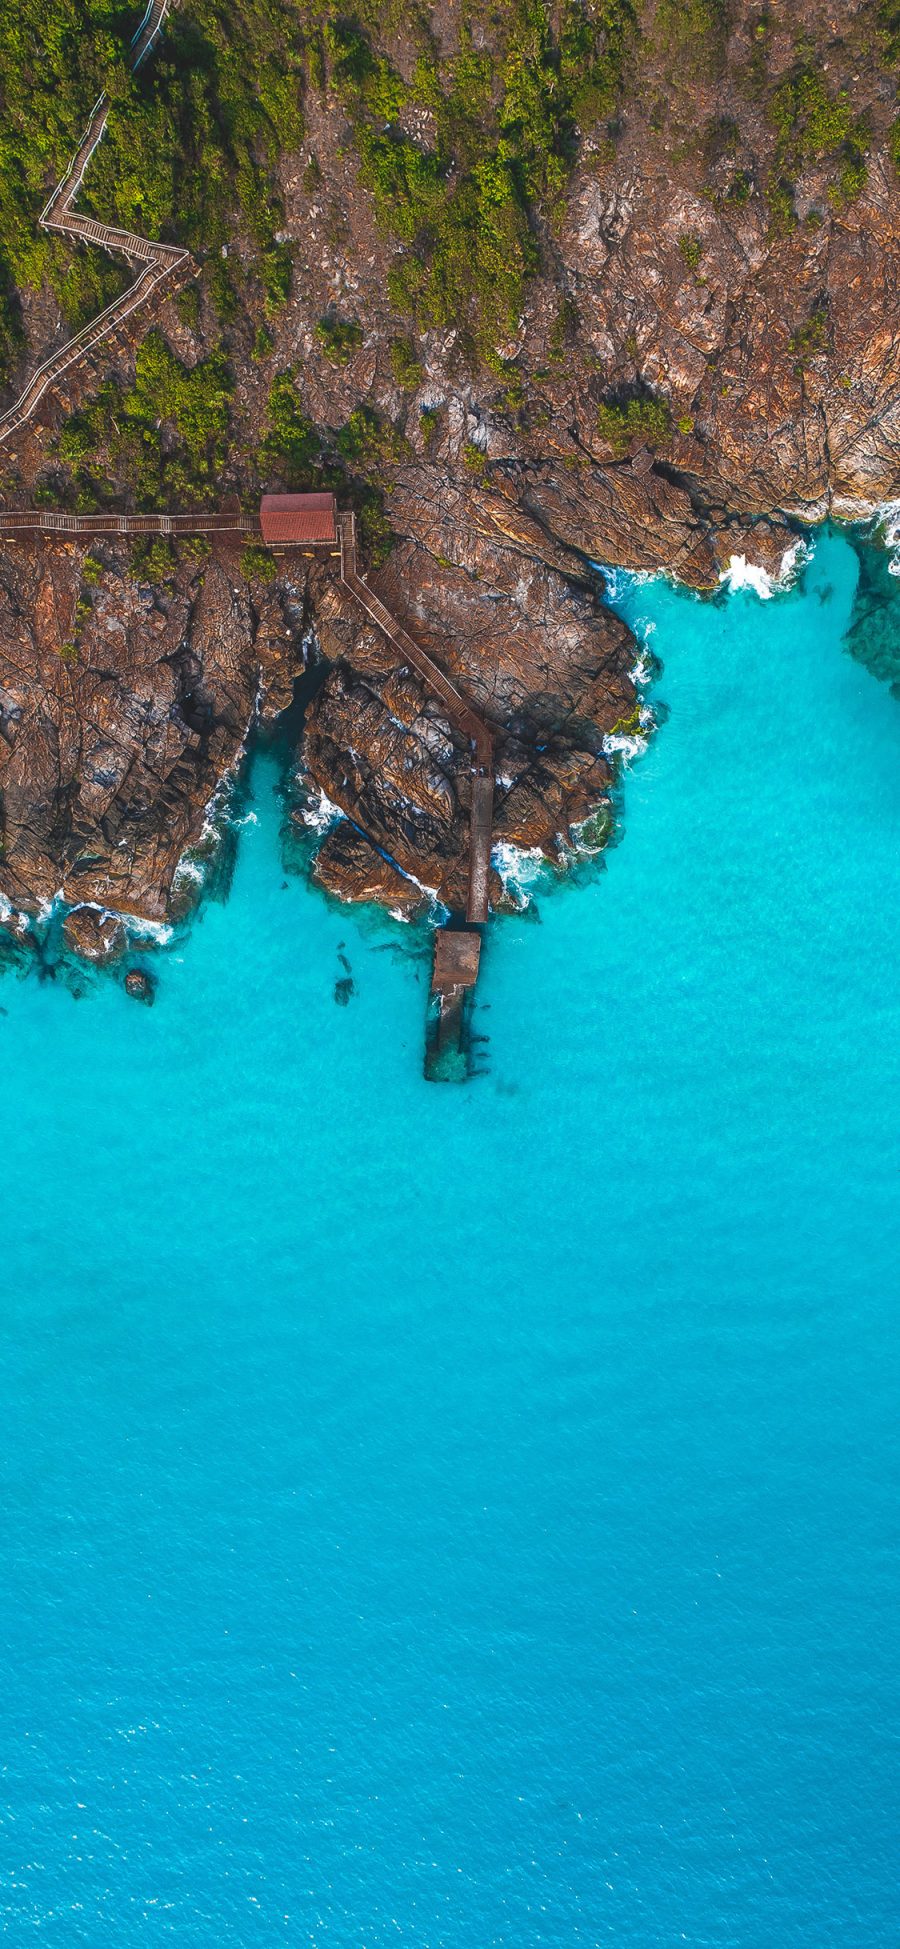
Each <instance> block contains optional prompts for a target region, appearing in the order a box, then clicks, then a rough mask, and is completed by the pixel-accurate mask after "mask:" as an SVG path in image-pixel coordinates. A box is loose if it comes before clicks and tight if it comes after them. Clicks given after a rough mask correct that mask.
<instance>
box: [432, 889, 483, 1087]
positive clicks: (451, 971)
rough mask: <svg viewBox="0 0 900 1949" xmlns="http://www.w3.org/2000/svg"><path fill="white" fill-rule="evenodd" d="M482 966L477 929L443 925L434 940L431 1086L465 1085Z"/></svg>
mask: <svg viewBox="0 0 900 1949" xmlns="http://www.w3.org/2000/svg"><path fill="white" fill-rule="evenodd" d="M480 962H481V934H480V931H479V930H478V929H477V928H474V927H460V926H454V924H453V922H452V921H451V923H450V925H449V926H448V927H440V928H438V930H437V932H436V933H435V936H434V965H433V968H432V975H431V1006H430V1009H429V1014H428V1021H427V1024H426V1030H425V1077H426V1080H427V1081H428V1082H429V1083H464V1082H466V1080H467V1079H468V1076H469V1069H470V1063H471V1053H472V1049H471V1045H472V1027H471V1016H472V1000H473V996H474V993H475V983H476V982H477V980H478V969H479V965H480Z"/></svg>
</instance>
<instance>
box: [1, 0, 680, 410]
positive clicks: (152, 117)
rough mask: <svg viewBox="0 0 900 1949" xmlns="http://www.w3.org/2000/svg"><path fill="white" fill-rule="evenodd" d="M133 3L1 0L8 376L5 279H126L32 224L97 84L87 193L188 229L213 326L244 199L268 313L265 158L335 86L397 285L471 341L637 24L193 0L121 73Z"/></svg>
mask: <svg viewBox="0 0 900 1949" xmlns="http://www.w3.org/2000/svg"><path fill="white" fill-rule="evenodd" d="M691 3H692V4H693V5H696V4H699V0H691ZM703 4H713V0H703ZM136 18H137V11H136V9H132V8H129V7H126V6H125V5H123V4H121V0H21V4H19V5H17V6H16V7H13V6H12V5H8V6H7V7H6V8H5V9H3V10H2V17H0V103H2V108H3V117H2V120H3V128H2V133H0V383H2V381H3V379H4V377H5V376H6V375H7V374H8V373H9V370H10V367H11V364H12V362H13V360H14V359H15V358H16V356H17V353H18V350H19V347H20V344H21V320H20V316H19V308H18V301H17V297H16V288H17V287H19V288H22V287H25V286H31V287H36V286H38V285H39V284H41V283H42V281H44V280H49V281H50V283H51V284H52V286H53V288H54V290H55V291H56V292H57V295H58V297H59V300H60V303H61V305H62V307H63V310H64V312H65V314H66V317H67V319H68V320H69V321H70V322H71V323H72V324H79V323H81V322H82V321H83V320H84V319H85V318H87V317H88V316H90V315H91V314H92V313H94V312H96V311H97V310H98V309H100V308H101V306H102V305H103V304H105V303H107V302H108V301H109V300H110V298H112V297H113V296H114V295H115V294H116V293H117V292H118V291H119V290H120V289H121V288H122V286H123V284H124V282H125V281H126V279H127V272H126V271H125V269H124V267H122V266H119V265H116V264H114V263H112V262H111V261H110V260H109V258H108V257H106V256H105V255H104V254H103V253H102V252H98V251H95V250H92V249H86V250H73V249H72V248H71V247H70V246H69V245H67V244H66V243H65V242H63V241H62V240H58V239H53V238H51V237H48V236H46V235H44V234H43V233H41V232H40V231H39V230H38V229H37V221H36V220H37V216H38V212H39V210H40V208H41V206H42V204H43V202H44V200H45V198H46V195H47V192H48V190H49V188H50V186H51V185H52V183H53V182H54V180H56V178H57V177H58V176H59V175H60V174H61V172H62V170H63V168H64V167H65V164H66V162H67V161H68V159H69V157H70V155H71V154H72V151H73V148H74V147H75V144H76V143H77V140H78V138H79V136H80V134H81V131H82V129H83V128H84V126H85V122H86V120H87V116H88V114H89V112H90V106H91V104H92V103H93V102H94V101H95V100H96V98H97V96H98V95H99V94H100V92H101V90H102V89H103V88H106V90H107V92H108V94H109V96H110V100H111V104H112V107H111V113H110V117H109V122H108V125H107V130H106V135H105V138H104V140H103V142H102V143H101V144H100V145H99V147H98V148H97V150H96V151H95V154H94V156H93V157H92V161H91V168H90V172H89V175H88V178H87V180H86V183H85V187H84V191H83V200H84V203H85V207H88V208H93V209H94V210H95V211H96V213H97V214H98V215H99V216H101V217H104V218H106V219H108V220H110V221H113V222H116V223H120V224H123V225H125V226H126V227H128V228H130V229H135V230H138V231H140V232H142V233H144V234H146V235H149V236H157V237H160V238H162V239H166V240H171V241H178V242H182V243H184V244H186V245H187V246H188V248H189V249H191V250H192V251H194V252H195V254H197V255H198V257H199V258H200V259H201V261H204V263H205V283H206V289H207V292H208V295H209V299H210V301H211V303H212V306H213V309H214V311H215V313H216V316H217V317H218V319H219V321H220V323H221V324H222V325H223V327H224V326H227V325H228V324H229V323H230V322H231V321H232V320H233V319H234V318H235V317H236V315H237V313H238V311H239V310H240V308H241V306H242V303H243V302H244V301H245V294H244V293H243V291H242V289H241V284H242V281H243V276H244V273H242V271H241V268H240V263H239V260H238V256H237V253H236V252H234V251H232V252H231V254H230V256H229V257H228V259H227V260H226V259H225V258H224V257H223V256H222V255H221V253H222V251H223V250H224V249H225V248H226V246H228V244H229V243H230V240H231V238H232V236H233V233H234V227H235V216H237V218H238V220H239V223H240V227H241V230H242V233H243V235H244V237H245V238H247V239H249V241H250V243H251V245H252V247H253V252H254V256H253V260H252V262H251V264H250V267H249V280H250V286H249V292H248V293H247V297H248V298H250V299H252V297H253V296H254V294H255V295H256V296H257V299H258V301H259V302H261V304H262V306H263V307H264V309H265V312H266V315H267V316H270V317H271V316H272V315H273V314H274V313H275V312H276V311H277V310H278V309H279V307H280V306H282V305H283V304H284V303H285V301H286V299H287V297H288V296H289V293H290V286H291V253H290V250H289V248H288V247H287V246H286V245H285V244H283V243H281V242H279V240H278V239H279V233H280V229H281V225H282V221H283V215H284V212H283V209H282V205H281V200H280V195H279V192H278V189H277V186H276V181H275V164H276V162H277V160H278V158H279V157H280V156H281V155H283V154H284V153H285V152H289V151H291V150H296V149H297V148H299V147H300V145H301V143H302V140H303V136H304V114H303V96H304V92H305V91H315V92H318V93H324V94H327V93H328V92H329V91H330V92H331V93H332V94H333V95H334V96H336V97H337V99H338V101H339V103H340V106H341V108H342V110H343V111H344V113H345V114H346V116H347V118H348V120H349V123H350V127H351V131H352V140H353V143H354V144H355V148H356V151H357V155H358V160H359V168H360V172H361V175H362V177H363V180H364V181H365V182H366V183H368V184H369V186H370V187H371V190H372V193H373V196H374V199H375V205H376V210H377V214H378V220H379V222H380V224H381V225H382V226H383V228H384V229H385V230H386V231H387V232H388V233H389V234H390V235H391V236H392V237H393V238H395V239H396V241H397V243H398V245H399V246H400V254H399V256H398V258H397V260H396V262H395V264H394V267H393V272H392V277H391V285H390V289H391V293H392V298H393V302H394V303H395V304H396V306H397V307H398V309H399V310H400V311H401V312H402V313H403V315H404V317H405V318H406V319H407V320H409V321H410V322H412V323H421V324H422V325H425V326H427V325H440V326H442V327H456V328H458V330H459V332H460V337H461V342H462V349H463V351H464V352H468V353H469V354H472V355H475V354H480V353H481V352H483V351H485V350H489V349H490V347H491V346H492V345H494V344H496V343H497V342H498V341H502V339H503V338H504V337H506V336H507V335H508V334H509V332H510V331H511V330H512V329H513V327H514V326H515V324H516V321H517V318H518V316H519V313H520V310H521V305H522V297H523V289H524V284H525V280H526V279H527V278H528V277H529V276H530V275H531V273H532V272H533V271H534V270H535V269H536V267H537V264H538V262H539V257H540V251H541V237H542V234H543V232H544V228H545V226H546V225H547V224H551V225H552V223H553V221H554V219H555V216H556V214H557V212H558V209H559V205H560V199H561V195H562V192H563V190H564V187H565V183H566V180H567V177H568V174H569V171H570V169H571V167H572V165H573V163H574V161H575V158H576V155H577V151H578V144H579V140H580V136H581V134H582V133H583V132H584V131H585V130H588V129H591V128H593V127H595V126H596V124H597V123H598V122H601V121H602V120H603V118H609V117H611V116H613V115H614V114H615V112H616V109H617V106H618V103H619V100H620V97H621V92H622V87H623V79H624V75H625V72H626V67H627V64H628V61H629V59H630V56H631V54H632V51H633V49H634V48H635V46H636V45H637V42H638V26H637V5H636V0H503V4H502V5H501V6H500V7H499V8H498V9H497V10H496V11H495V12H494V13H493V14H492V15H491V46H490V49H487V48H485V47H482V46H480V45H478V44H477V42H476V27H475V14H474V12H473V13H472V14H471V15H470V14H469V13H468V12H467V11H466V12H465V13H464V17H463V19H462V21H461V24H460V27H459V30H458V33H457V36H456V40H455V44H454V45H453V46H452V47H450V48H448V49H447V51H446V52H444V53H439V52H438V47H437V43H436V41H435V38H434V36H433V34H432V32H431V28H430V25H429V22H428V19H427V15H426V11H425V8H424V6H422V5H418V4H416V5H413V6H412V7H411V8H403V9H400V8H398V5H397V0H360V4H359V5H358V7H357V9H356V10H355V11H353V10H350V9H348V10H346V11H345V10H344V8H343V7H342V6H341V4H340V0H192V3H191V7H190V9H189V10H188V9H184V10H181V11H179V12H177V13H176V12H174V11H173V12H172V13H171V14H170V16H169V19H168V20H167V23H166V29H165V33H164V34H163V36H162V37H161V39H160V41H159V42H158V43H157V45H156V47H155V49H154V52H153V55H152V57H151V58H150V59H149V60H147V61H145V62H144V63H143V64H142V66H141V68H140V70H139V71H138V73H137V74H133V73H132V72H131V69H130V63H129V47H128V37H129V34H130V33H131V32H132V31H133V27H134V24H135V20H136ZM401 27H402V29H403V32H404V35H405V37H406V38H407V41H408V42H409V41H410V40H411V41H412V44H413V47H414V48H415V47H417V48H418V58H417V59H416V60H415V61H414V64H413V66H412V69H411V71H410V70H409V69H406V71H405V72H406V75H407V76H408V78H404V75H401V74H400V72H399V71H398V69H397V68H396V67H395V66H394V65H393V62H392V60H391V59H389V58H388V55H387V53H386V52H385V48H386V47H387V46H389V45H390V44H391V43H392V41H393V39H394V38H395V37H396V34H397V32H398V30H399V29H400V28H401ZM478 31H479V32H480V31H481V30H480V29H479V30H478ZM417 106H418V107H425V108H427V109H428V110H429V111H430V115H431V124H430V128H431V131H432V132H431V133H430V135H429V137H428V139H427V141H426V140H422V141H415V140H413V139H412V138H411V136H409V135H408V134H407V133H405V131H404V127H403V126H401V117H402V116H403V115H404V113H405V112H406V111H408V110H409V109H410V108H415V107H417ZM303 181H304V188H305V189H306V191H307V193H308V194H312V193H313V192H314V191H316V190H317V189H318V188H319V187H320V186H321V170H320V166H319V163H318V161H317V159H316V157H315V156H314V155H310V156H309V158H308V161H307V163H306V166H305V170H304V177H303ZM199 306H200V299H199V294H198V293H197V292H196V290H195V289H194V288H193V287H192V288H189V290H188V291H186V292H184V293H183V294H182V295H181V298H180V300H179V310H180V315H181V317H182V319H183V321H184V323H185V324H187V325H189V326H190V327H191V328H192V329H193V328H195V327H196V326H197V324H198V323H199V316H200V311H199ZM326 328H327V321H323V333H324V332H325V330H326ZM358 329H359V328H358V327H355V328H354V327H349V326H348V327H346V328H341V330H340V331H338V330H335V331H328V332H327V336H325V335H323V337H322V344H323V349H325V350H326V351H327V353H328V356H330V357H333V358H335V359H336V361H337V362H338V363H340V362H342V361H343V360H344V358H345V357H346V356H348V355H349V354H351V353H352V350H353V349H354V348H355V343H356V342H357V341H356V340H355V338H353V337H351V336H350V334H351V332H353V331H356V330H358Z"/></svg>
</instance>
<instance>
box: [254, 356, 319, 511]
mask: <svg viewBox="0 0 900 1949" xmlns="http://www.w3.org/2000/svg"><path fill="white" fill-rule="evenodd" d="M319 457H320V444H319V436H318V434H317V432H316V429H315V427H314V426H313V424H312V421H311V420H308V419H307V417H306V414H305V413H304V411H303V404H302V401H301V398H300V394H299V392H298V391H297V386H296V383H295V380H294V375H293V372H290V371H288V372H279V374H278V376H277V378H275V379H273V381H272V384H271V386H270V388H269V431H268V433H267V435H266V438H265V441H264V444H263V448H262V454H261V460H262V464H263V467H264V468H266V469H269V468H271V469H272V470H273V471H274V472H275V473H277V474H279V475H280V476H281V478H282V479H283V480H284V483H285V486H286V487H287V488H288V489H290V490H292V491H295V492H299V491H301V490H302V489H303V488H306V487H313V486H314V485H315V472H316V468H317V466H318V463H319Z"/></svg>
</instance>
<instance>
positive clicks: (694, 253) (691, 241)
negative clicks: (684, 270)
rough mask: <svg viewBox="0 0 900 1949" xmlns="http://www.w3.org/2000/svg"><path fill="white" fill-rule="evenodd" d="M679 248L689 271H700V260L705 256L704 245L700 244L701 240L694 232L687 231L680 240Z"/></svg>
mask: <svg viewBox="0 0 900 1949" xmlns="http://www.w3.org/2000/svg"><path fill="white" fill-rule="evenodd" d="M678 248H679V250H680V252H681V255H682V257H683V258H684V261H685V263H686V265H687V267H688V270H689V271H696V270H698V269H699V267H700V259H701V257H702V255H703V245H702V243H701V242H700V238H699V237H697V236H695V234H694V232H693V231H692V230H685V231H684V232H683V233H682V235H681V236H680V237H679V239H678Z"/></svg>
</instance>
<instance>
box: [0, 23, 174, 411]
mask: <svg viewBox="0 0 900 1949" xmlns="http://www.w3.org/2000/svg"><path fill="white" fill-rule="evenodd" d="M171 4H172V0H149V5H148V7H147V12H146V13H145V15H144V18H143V20H142V22H141V24H140V27H139V28H138V30H137V33H136V34H135V36H134V39H133V41H132V43H131V47H132V59H131V65H132V69H136V68H139V67H140V65H141V62H142V61H144V60H145V59H146V57H147V55H148V54H149V52H150V49H151V47H152V46H153V43H154V41H155V39H156V37H157V34H158V33H159V32H160V29H161V27H162V25H163V22H164V20H165V18H166V15H167V13H168V11H169V7H170V5H171ZM109 109H110V104H109V102H108V100H107V98H106V96H105V95H101V96H100V97H99V99H98V100H97V101H96V102H95V103H94V108H93V112H92V114H91V119H90V121H89V123H88V126H87V128H86V129H85V132H84V135H83V136H82V139H81V142H80V143H79V145H78V148H77V150H76V152H75V154H74V156H73V157H72V160H71V162H70V164H69V167H68V169H67V170H66V173H65V175H64V176H63V177H62V178H61V180H60V181H59V182H58V183H57V185H56V188H55V190H54V191H53V194H52V196H51V197H50V199H49V201H48V202H47V204H46V205H45V207H44V209H43V210H42V211H41V215H40V218H39V222H40V227H41V229H42V230H48V231H51V232H55V233H56V234H58V235H60V236H63V237H69V238H71V240H72V242H73V243H82V244H99V245H100V246H101V247H102V248H103V249H104V250H111V251H116V252H117V253H118V254H119V256H121V257H126V258H127V259H128V261H129V263H131V264H133V265H134V266H135V268H136V269H137V272H138V275H137V277H136V278H135V280H134V283H133V284H130V285H129V287H128V290H127V291H124V292H123V293H122V296H121V298H116V299H115V301H114V302H113V303H112V304H110V305H107V306H106V309H105V310H104V311H101V312H98V314H97V317H96V318H92V319H91V320H90V323H89V324H87V325H84V326H83V327H82V329H81V331H80V332H75V334H74V336H73V337H72V338H69V339H67V340H66V343H65V344H64V345H61V346H60V348H59V350H58V351H57V352H52V353H51V354H50V355H49V357H48V358H46V359H44V361H43V363H42V364H41V365H39V366H38V367H37V370H36V371H35V372H33V373H32V375H31V378H30V379H29V381H28V384H27V385H26V386H25V387H24V389H23V391H22V392H21V393H20V394H19V397H18V399H17V400H16V401H15V404H14V405H12V406H10V407H9V408H8V409H7V411H6V412H5V413H3V414H0V442H2V441H6V440H9V439H11V438H12V436H13V434H15V433H18V432H20V431H21V429H22V427H24V426H25V425H27V423H28V421H29V420H30V419H31V417H32V415H33V414H34V413H35V412H36V410H37V408H38V406H39V405H40V402H41V400H42V399H43V398H44V396H45V394H46V393H48V392H49V391H50V389H51V387H53V386H55V385H57V384H58V382H59V380H60V379H61V378H62V377H63V376H64V374H65V373H66V372H68V371H70V370H71V368H72V366H75V365H77V364H78V363H79V361H80V360H81V359H83V358H84V356H85V354H86V353H87V352H90V351H92V350H93V348H94V347H95V346H96V345H100V344H102V342H103V340H104V339H109V338H111V337H112V336H113V334H114V333H115V332H117V331H119V330H120V328H121V326H122V325H124V324H127V322H128V320H129V318H131V316H132V314H133V313H134V312H136V311H138V310H139V309H140V308H141V307H142V306H144V305H146V304H147V303H148V302H149V300H150V299H151V298H152V297H154V296H156V295H159V294H161V293H163V292H165V294H166V295H168V294H169V293H170V292H171V291H174V290H176V289H177V288H178V286H179V285H180V284H181V283H183V282H184V279H185V278H186V277H192V276H194V274H195V273H196V269H197V266H196V264H195V263H194V259H193V258H192V256H191V255H190V252H189V251H186V250H181V249H179V248H177V247H176V246H175V245H172V244H156V243H152V242H151V241H150V240H149V238H147V237H138V236H137V235H136V234H135V233H134V232H133V231H130V230H119V229H117V228H116V227H115V226H114V225H112V224H109V223H99V222H98V221H97V219H96V218H95V217H85V216H79V215H78V214H77V212H76V211H74V210H73V209H72V204H73V202H74V200H75V198H76V196H77V195H78V191H79V190H80V188H81V183H82V179H83V176H84V172H85V170H86V168H87V165H88V163H89V161H90V159H91V156H92V155H93V153H94V150H95V149H96V147H97V144H98V142H99V141H100V140H101V138H102V136H103V132H104V130H105V128H106V122H107V117H108V115H109Z"/></svg>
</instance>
